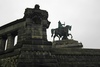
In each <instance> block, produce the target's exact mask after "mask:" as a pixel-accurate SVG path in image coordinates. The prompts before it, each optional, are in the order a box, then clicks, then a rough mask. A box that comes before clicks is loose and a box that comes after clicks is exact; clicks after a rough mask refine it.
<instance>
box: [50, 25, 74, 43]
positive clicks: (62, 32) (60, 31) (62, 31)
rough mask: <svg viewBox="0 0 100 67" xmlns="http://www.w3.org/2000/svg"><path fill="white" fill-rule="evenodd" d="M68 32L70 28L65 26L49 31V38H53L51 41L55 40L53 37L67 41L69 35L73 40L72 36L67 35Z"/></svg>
mask: <svg viewBox="0 0 100 67" xmlns="http://www.w3.org/2000/svg"><path fill="white" fill-rule="evenodd" d="M69 30H70V31H71V26H70V25H66V26H65V27H60V28H55V29H51V34H52V35H51V37H53V41H54V40H55V37H56V36H57V37H58V38H59V40H60V38H61V37H62V40H63V39H68V38H67V37H68V36H69V35H71V39H72V38H73V36H72V34H70V33H69Z"/></svg>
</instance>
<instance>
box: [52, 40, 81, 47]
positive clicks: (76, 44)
mask: <svg viewBox="0 0 100 67" xmlns="http://www.w3.org/2000/svg"><path fill="white" fill-rule="evenodd" d="M52 47H56V48H62V47H63V48H66V47H67V48H73V47H76V48H82V47H83V45H82V43H79V42H78V41H76V40H72V39H66V40H60V41H54V42H53V45H52Z"/></svg>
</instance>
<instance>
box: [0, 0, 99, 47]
mask: <svg viewBox="0 0 100 67" xmlns="http://www.w3.org/2000/svg"><path fill="white" fill-rule="evenodd" d="M35 4H39V5H40V8H41V9H44V10H47V11H48V13H49V18H48V20H49V21H51V25H50V28H49V29H48V30H47V35H48V40H49V41H52V38H51V31H50V30H51V29H52V28H57V27H58V21H59V20H60V21H61V22H62V23H64V22H65V24H66V25H72V30H71V33H72V35H73V37H74V39H75V40H78V41H79V42H82V43H83V46H84V48H100V30H99V29H100V26H99V25H100V0H0V26H2V25H4V24H7V23H9V22H11V21H14V20H16V19H20V18H22V17H23V16H24V11H25V8H27V7H29V8H34V5H35Z"/></svg>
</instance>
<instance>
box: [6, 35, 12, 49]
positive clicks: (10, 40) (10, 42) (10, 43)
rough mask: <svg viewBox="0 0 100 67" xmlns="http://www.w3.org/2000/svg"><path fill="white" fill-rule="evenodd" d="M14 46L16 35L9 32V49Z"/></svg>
mask: <svg viewBox="0 0 100 67" xmlns="http://www.w3.org/2000/svg"><path fill="white" fill-rule="evenodd" d="M13 47H14V36H12V35H11V34H8V42H7V49H11V48H13Z"/></svg>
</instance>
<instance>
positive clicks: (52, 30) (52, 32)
mask: <svg viewBox="0 0 100 67" xmlns="http://www.w3.org/2000/svg"><path fill="white" fill-rule="evenodd" d="M54 30H55V29H51V37H53V34H54Z"/></svg>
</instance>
